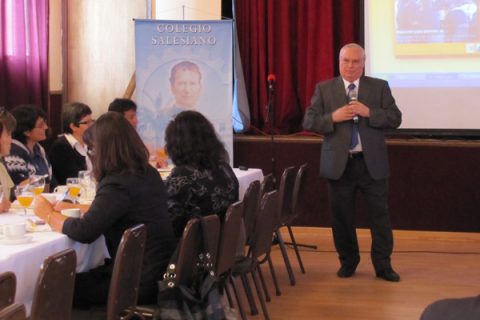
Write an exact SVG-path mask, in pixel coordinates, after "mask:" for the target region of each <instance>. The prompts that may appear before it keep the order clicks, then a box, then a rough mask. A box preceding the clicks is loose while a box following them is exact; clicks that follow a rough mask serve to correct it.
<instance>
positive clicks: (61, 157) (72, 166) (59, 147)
mask: <svg viewBox="0 0 480 320" xmlns="http://www.w3.org/2000/svg"><path fill="white" fill-rule="evenodd" d="M48 158H49V159H50V163H51V164H52V171H53V176H54V177H55V179H57V182H58V184H63V185H64V184H66V181H67V178H75V177H77V176H78V172H79V171H81V170H87V162H86V159H85V157H84V156H82V155H81V154H80V153H78V151H77V150H75V149H74V148H72V146H71V145H70V143H68V140H67V138H65V136H61V137H59V138H57V139H56V140H55V141H54V142H53V144H52V146H51V147H50V152H49V153H48Z"/></svg>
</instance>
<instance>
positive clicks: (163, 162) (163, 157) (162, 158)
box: [157, 148, 168, 168]
mask: <svg viewBox="0 0 480 320" xmlns="http://www.w3.org/2000/svg"><path fill="white" fill-rule="evenodd" d="M157 165H158V167H159V168H166V167H167V166H168V155H167V152H166V151H165V149H164V148H159V149H157Z"/></svg>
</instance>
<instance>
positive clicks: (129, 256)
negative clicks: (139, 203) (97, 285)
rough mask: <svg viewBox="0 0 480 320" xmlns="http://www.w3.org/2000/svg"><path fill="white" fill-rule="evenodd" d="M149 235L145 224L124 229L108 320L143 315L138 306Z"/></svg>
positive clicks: (111, 287)
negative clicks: (146, 243) (144, 256)
mask: <svg viewBox="0 0 480 320" xmlns="http://www.w3.org/2000/svg"><path fill="white" fill-rule="evenodd" d="M146 239H147V231H146V228H145V225H143V224H140V225H137V226H135V227H132V228H129V229H127V230H125V231H124V233H123V236H122V240H121V241H120V245H119V247H118V249H117V254H116V257H115V263H114V266H113V272H112V280H111V282H110V289H109V292H108V303H107V319H108V320H117V319H121V317H127V318H128V317H130V316H132V315H137V316H139V317H140V318H143V315H142V312H140V311H139V310H138V309H136V306H137V298H138V291H139V287H140V276H141V273H142V263H143V254H144V251H145V241H146ZM142 311H143V312H145V310H142Z"/></svg>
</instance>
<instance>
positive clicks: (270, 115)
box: [266, 81, 277, 187]
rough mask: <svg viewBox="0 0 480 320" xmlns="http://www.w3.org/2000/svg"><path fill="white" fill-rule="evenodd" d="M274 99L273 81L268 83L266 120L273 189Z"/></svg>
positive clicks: (274, 172) (275, 179)
mask: <svg viewBox="0 0 480 320" xmlns="http://www.w3.org/2000/svg"><path fill="white" fill-rule="evenodd" d="M274 97H275V88H274V87H273V81H269V82H268V102H267V107H266V109H267V119H268V123H269V126H270V156H271V161H272V176H273V187H276V185H277V175H276V170H275V167H276V159H275V140H274V135H273V128H274V119H275V112H274V108H273V103H274Z"/></svg>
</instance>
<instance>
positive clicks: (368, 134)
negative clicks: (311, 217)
mask: <svg viewBox="0 0 480 320" xmlns="http://www.w3.org/2000/svg"><path fill="white" fill-rule="evenodd" d="M358 101H360V102H362V103H363V104H365V105H366V106H367V107H369V108H370V118H363V117H359V133H360V138H361V140H362V148H363V153H364V159H365V163H366V166H367V168H368V171H369V173H370V175H371V176H372V178H373V179H376V180H377V179H384V178H387V177H388V176H389V165H388V155H387V147H386V144H385V138H384V129H388V128H397V127H398V126H399V125H400V123H401V122H402V113H401V112H400V110H399V109H398V107H397V105H396V104H395V99H394V98H393V96H392V93H391V91H390V87H389V86H388V83H387V82H386V81H384V80H381V79H376V78H371V77H366V76H363V77H361V78H360V83H359V91H358ZM346 103H347V97H346V93H345V86H344V82H343V79H342V77H336V78H334V79H331V80H327V81H324V82H321V83H319V84H317V85H316V88H315V93H314V95H313V97H312V101H311V105H310V106H309V108H308V109H307V111H306V113H305V117H304V119H303V127H304V129H305V130H309V131H315V132H319V133H323V134H324V141H323V144H322V153H321V156H320V175H321V176H322V177H325V178H327V179H334V180H335V179H339V178H340V177H341V176H342V174H343V171H344V170H345V167H346V165H347V160H348V153H349V148H350V140H351V136H352V121H343V122H339V123H334V122H333V121H332V112H333V111H335V110H336V109H338V108H340V107H342V106H344V105H345V104H346Z"/></svg>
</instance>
